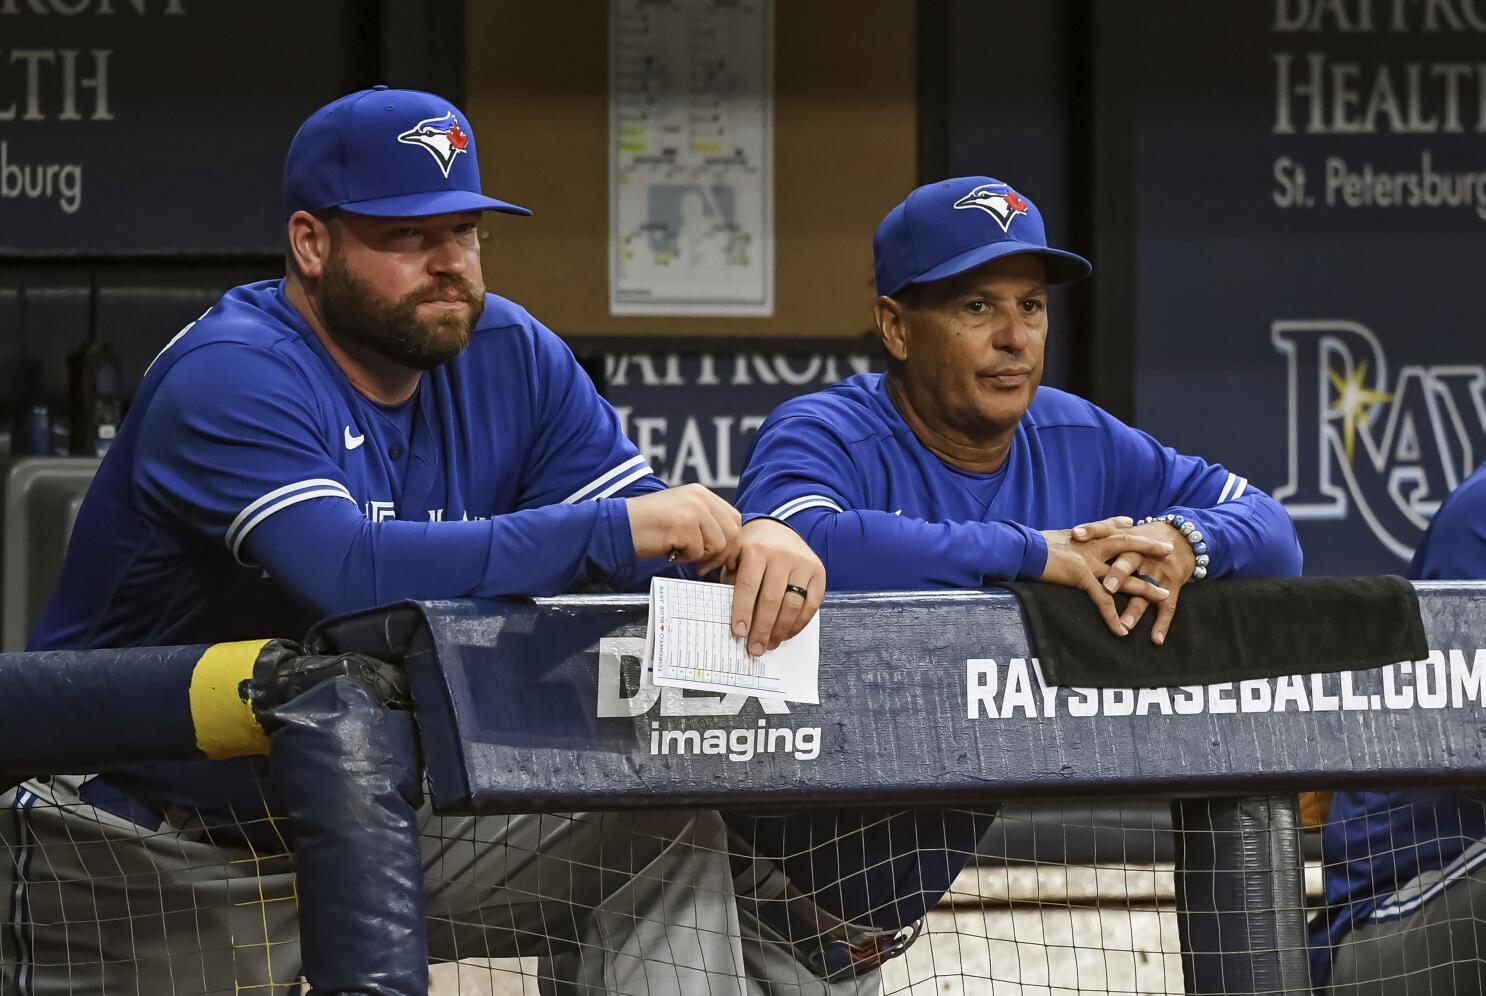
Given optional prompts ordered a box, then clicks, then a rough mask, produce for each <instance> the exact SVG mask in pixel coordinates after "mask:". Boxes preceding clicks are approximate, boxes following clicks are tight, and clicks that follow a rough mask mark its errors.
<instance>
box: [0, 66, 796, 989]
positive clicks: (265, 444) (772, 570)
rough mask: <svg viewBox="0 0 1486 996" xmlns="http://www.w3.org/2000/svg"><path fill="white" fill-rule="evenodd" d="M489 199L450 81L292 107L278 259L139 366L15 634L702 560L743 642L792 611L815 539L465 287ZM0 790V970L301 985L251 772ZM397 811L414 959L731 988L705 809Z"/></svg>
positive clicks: (316, 610)
mask: <svg viewBox="0 0 1486 996" xmlns="http://www.w3.org/2000/svg"><path fill="white" fill-rule="evenodd" d="M485 211H497V212H503V213H506V214H520V215H525V214H530V212H529V211H527V210H526V209H525V208H522V207H518V206H516V205H514V204H509V203H507V202H505V201H501V200H497V199H495V198H493V197H488V196H486V195H485V194H484V193H482V192H481V189H480V176H479V169H478V166H477V163H476V155H475V141H474V132H473V129H472V128H471V127H470V124H469V122H468V121H467V120H466V119H465V117H464V115H463V114H461V113H460V112H459V111H458V109H457V108H455V107H453V106H452V105H451V104H450V103H449V102H448V101H446V100H443V99H442V98H440V97H437V96H435V95H433V94H427V93H420V92H416V91H408V90H389V89H387V88H386V87H375V88H373V89H370V90H364V91H361V92H359V93H354V94H351V95H349V96H347V97H343V98H341V99H340V100H337V101H335V102H333V103H331V104H329V105H327V106H325V107H323V108H321V109H320V110H318V111H316V112H315V113H314V114H313V115H312V116H311V117H310V118H309V119H308V120H307V121H306V122H305V123H304V125H303V126H302V127H301V128H300V130H299V132H298V134H297V135H296V136H295V138H294V141H293V143H292V144H291V146H290V148H289V155H288V160H287V163H286V166H285V171H284V215H283V216H284V218H285V219H286V223H285V234H286V245H287V251H286V264H287V270H288V274H287V276H286V277H285V278H284V279H282V280H266V281H262V282H259V283H254V284H248V285H245V286H242V287H238V288H235V289H233V290H231V291H229V292H228V293H227V294H226V295H225V296H224V297H223V298H222V299H221V300H220V301H219V302H218V303H217V304H216V305H215V306H213V307H212V308H211V309H210V310H209V311H208V312H207V313H206V314H205V315H203V316H202V317H201V318H200V319H198V320H197V321H196V322H194V323H192V324H191V325H190V326H187V327H186V329H184V330H182V331H181V332H180V334H178V335H177V336H176V337H175V338H174V339H173V340H171V342H170V343H169V344H168V345H167V346H166V348H165V349H164V350H163V351H162V352H161V354H160V355H159V356H158V357H156V359H155V361H154V362H153V364H152V365H151V367H150V369H149V370H148V371H147V372H146V374H145V377H144V380H143V382H142V383H141V385H140V387H139V390H138V392H137V393H136V395H135V398H134V402H133V406H132V408H131V410H130V412H129V416H128V418H127V419H126V420H125V422H124V424H123V426H122V428H121V431H120V434H119V437H118V439H117V441H116V442H115V444H114V445H113V447H112V448H111V449H110V450H109V452H108V455H107V457H105V459H104V460H103V463H102V465H101V467H100V468H99V471H98V474H97V477H96V478H95V480H94V482H93V485H92V488H91V490H90V491H89V492H88V495H87V498H86V500H85V502H84V503H83V506H82V509H81V511H80V514H79V516H78V519H77V524H76V528H75V531H74V533H73V536H72V542H71V546H70V548H69V550H68V554H67V559H66V563H65V566H64V568H63V572H62V577H61V580H60V582H59V584H58V586H57V590H56V593H55V595H54V596H53V598H52V601H51V603H50V604H49V605H48V607H47V609H46V610H45V612H44V614H43V616H42V618H41V620H40V621H39V623H38V624H37V627H36V630H35V632H34V633H33V635H32V638H31V644H30V649H32V650H46V649H64V648H77V649H83V648H97V647H131V646H134V647H139V646H145V647H148V646H163V645H190V644H200V643H220V642H224V641H231V640H242V639H252V638H262V637H268V636H284V637H297V636H299V635H300V634H302V633H303V632H305V631H306V629H307V628H308V627H309V626H310V625H311V624H312V623H314V622H315V621H317V620H319V619H321V618H323V617H325V616H329V615H334V614H339V613H343V612H348V611H353V610H357V609H365V608H369V607H373V606H377V605H383V604H387V603H390V602H397V601H401V600H405V599H436V598H462V597H498V596H503V595H550V594H556V593H559V592H563V591H566V590H568V589H570V588H572V587H573V586H575V585H580V584H586V583H602V584H606V585H609V586H611V587H615V588H621V589H623V588H633V587H636V586H640V585H643V584H645V583H646V582H647V581H648V579H649V578H650V577H651V576H653V575H655V574H656V573H658V572H659V571H662V570H666V569H668V564H673V563H677V562H679V563H680V564H687V565H692V569H693V570H695V571H697V572H700V573H706V572H708V571H711V570H713V569H716V568H719V567H725V568H727V569H728V571H729V576H730V577H733V578H734V579H735V592H736V594H735V597H734V630H735V632H736V633H737V634H738V635H740V636H742V635H745V634H746V635H747V636H748V638H749V642H750V645H751V648H752V649H753V652H754V653H761V652H762V651H763V649H764V648H765V647H766V646H768V647H770V648H772V647H773V646H777V644H778V643H779V642H780V641H782V640H784V639H787V638H788V637H790V636H793V635H794V634H795V633H797V632H798V631H799V630H800V629H801V628H803V627H804V625H805V624H806V623H807V622H809V620H810V618H811V617H812V616H813V615H814V613H815V610H816V607H817V606H818V605H819V603H820V599H821V596H822V594H823V593H824V589H825V578H824V573H823V570H822V568H821V565H820V561H819V559H818V558H817V557H816V556H815V555H814V554H813V553H812V552H811V551H810V549H809V548H808V547H807V546H806V544H805V543H804V542H803V541H801V540H800V539H799V538H798V537H797V536H796V535H795V534H794V533H793V532H792V531H791V530H790V529H789V528H788V527H787V526H784V525H782V524H780V523H777V522H759V523H755V524H750V525H749V526H747V527H744V526H742V525H741V523H740V519H739V516H738V513H737V512H736V511H735V510H734V509H733V508H732V507H731V506H729V505H728V504H727V503H726V502H725V501H723V500H722V499H720V498H718V497H717V496H716V495H713V494H712V493H710V492H708V491H707V490H706V489H704V488H702V487H700V486H698V485H690V486H687V487H684V488H675V489H670V490H667V489H666V488H665V486H664V484H663V483H662V482H661V481H660V480H658V479H657V478H656V477H655V475H654V473H653V472H652V470H651V468H650V467H649V466H648V465H647V463H646V461H645V458H644V457H643V456H642V455H641V454H640V453H639V452H638V451H637V450H636V449H635V447H634V446H633V445H632V444H631V443H630V442H629V441H628V440H627V439H625V437H624V435H623V433H622V432H621V430H620V424H619V419H618V417H617V416H616V415H615V413H614V411H613V409H612V408H610V407H609V405H608V404H607V403H606V402H605V401H604V400H603V399H602V398H600V397H599V395H598V393H597V391H596V390H595V389H594V386H593V384H592V383H591V382H590V381H589V379H588V377H587V376H586V375H585V374H584V373H583V371H582V369H581V368H580V367H579V366H578V364H577V362H576V361H575V360H574V358H573V355H572V354H571V353H570V352H569V351H568V349H567V347H566V346H565V345H563V343H562V342H561V340H559V339H558V338H557V337H556V336H555V335H554V334H553V333H552V332H550V331H549V330H548V329H546V328H545V327H544V326H543V325H542V324H541V323H540V322H538V321H537V320H536V319H535V318H533V317H532V316H531V315H530V314H528V313H527V311H526V310H525V309H524V308H522V307H520V306H519V305H517V304H515V303H513V302H511V301H508V300H505V299H503V298H500V297H497V296H496V295H494V294H490V293H487V292H486V290H485V284H484V279H483V276H482V273H481V268H480V241H479V227H478V226H479V223H480V219H481V213H482V212H485ZM672 569H674V568H672ZM519 693H520V690H519V689H512V694H519ZM0 806H3V807H5V808H7V809H9V810H10V813H9V814H8V817H9V818H7V819H6V820H3V821H0V833H4V834H5V835H6V837H5V843H6V845H7V853H8V854H9V855H10V856H11V857H12V859H13V860H12V861H11V862H9V867H7V868H3V869H0V884H3V886H4V894H5V895H6V897H7V898H8V907H7V908H8V914H7V927H6V929H5V931H4V933H5V940H6V943H7V945H8V943H9V942H10V941H11V939H12V938H14V939H15V944H14V946H4V947H0V950H3V951H5V955H4V957H3V958H0V961H3V962H4V964H0V989H3V990H4V991H6V992H11V991H18V992H20V993H23V994H25V996H33V994H38V993H70V992H131V993H136V992H137V993H150V994H165V993H235V992H242V991H246V990H259V991H265V992H273V993H283V992H296V993H297V992H298V991H299V989H298V985H297V981H296V980H297V978H298V975H299V958H298V950H297V944H296V943H295V942H296V939H297V930H296V927H297V924H296V904H295V902H294V878H293V871H292V855H291V854H290V853H289V848H288V847H287V845H286V844H285V842H284V840H283V838H282V837H281V835H280V833H279V829H278V828H277V827H276V826H275V825H274V823H273V820H272V816H273V813H274V812H275V805H274V800H273V784H272V781H271V780H270V779H269V778H268V777H267V770H266V766H264V765H262V764H258V763H255V762H251V761H248V760H237V761H212V762H205V761H203V762H199V763H193V764H172V765H149V766H142V767H135V768H131V769H128V770H124V771H113V772H109V773H108V774H107V775H104V776H97V777H91V778H81V779H80V778H72V777H54V778H40V779H36V780H33V781H30V782H27V783H25V784H24V785H22V786H21V787H19V788H18V789H16V790H15V791H14V792H12V793H10V794H9V796H8V797H4V796H0ZM420 819H421V826H422V830H423V847H424V858H425V871H426V880H425V893H426V903H427V906H426V909H427V915H428V923H429V934H430V948H431V950H432V952H433V954H434V956H435V957H439V958H450V959H454V958H470V957H475V958H486V957H497V956H517V955H521V956H533V957H539V958H542V959H544V964H543V967H542V972H543V973H544V974H545V975H546V977H547V978H546V981H545V982H544V986H546V988H545V989H544V991H554V992H567V991H584V992H587V991H594V992H598V991H605V992H609V991H617V992H624V993H656V994H663V993H665V994H676V996H680V994H683V993H692V992H713V993H729V992H731V993H740V992H741V991H742V990H741V987H742V984H743V983H742V981H741V974H742V964H741V954H740V952H739V950H738V940H737V934H738V920H737V913H736V908H735V906H734V903H733V895H732V881H731V879H732V871H731V869H730V867H729V863H728V856H727V853H726V842H725V836H724V830H723V826H722V823H721V821H720V819H719V818H718V816H717V814H716V813H689V812H658V811H652V810H644V811H636V812H632V813H623V814H589V815H581V814H578V815H565V816H557V815H546V816H540V817H538V816H513V817H510V818H505V817H500V818H482V819H440V818H437V817H434V816H433V815H432V814H431V813H429V812H428V811H427V810H426V809H425V811H424V812H423V813H421V814H420ZM600 872H603V873H602V874H601V873H600ZM668 888H669V890H671V891H675V890H677V889H682V890H685V891H683V892H682V894H683V895H684V896H686V897H687V898H686V900H685V901H684V902H677V901H676V900H674V899H670V898H669V893H667V892H666V891H665V890H667V889H668ZM683 906H684V907H685V908H684V910H682V909H681V907H683ZM678 910H679V911H680V912H678ZM347 929H353V928H351V927H348V928H347ZM7 984H8V985H7Z"/></svg>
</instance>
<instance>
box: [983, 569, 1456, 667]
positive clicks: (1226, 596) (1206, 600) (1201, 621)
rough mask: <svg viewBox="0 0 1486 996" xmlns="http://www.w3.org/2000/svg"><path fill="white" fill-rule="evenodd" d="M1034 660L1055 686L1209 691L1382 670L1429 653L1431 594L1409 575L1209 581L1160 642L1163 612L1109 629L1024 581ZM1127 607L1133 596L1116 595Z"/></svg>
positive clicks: (1080, 598)
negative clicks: (1424, 609)
mask: <svg viewBox="0 0 1486 996" xmlns="http://www.w3.org/2000/svg"><path fill="white" fill-rule="evenodd" d="M1005 587H1006V588H1008V589H1009V590H1010V591H1011V592H1012V593H1014V594H1015V595H1016V597H1017V599H1018V600H1019V601H1020V602H1021V604H1022V612H1023V614H1024V615H1025V616H1026V619H1027V631H1028V633H1029V634H1030V636H1031V638H1032V652H1033V653H1034V654H1035V655H1036V656H1037V658H1038V660H1039V661H1040V662H1041V664H1042V673H1043V675H1044V677H1045V678H1046V679H1047V680H1048V681H1049V682H1050V683H1052V684H1055V685H1078V686H1082V687H1093V688H1148V687H1154V686H1157V685H1205V684H1208V683H1210V682H1215V681H1237V680H1240V679H1243V678H1270V677H1276V676H1278V675H1285V674H1300V673H1306V672H1312V671H1345V670H1353V671H1355V670H1362V669H1365V668H1372V667H1382V666H1383V665H1384V664H1392V663H1394V662H1395V661H1403V660H1421V659H1423V658H1424V657H1426V656H1428V654H1429V646H1428V644H1427V643H1426V641H1425V638H1424V622H1423V620H1421V619H1420V618H1419V596H1418V594H1417V593H1416V592H1415V591H1414V586H1413V585H1411V584H1409V583H1408V582H1407V581H1405V580H1404V579H1403V578H1398V577H1359V578H1274V579H1253V580H1250V579H1234V580H1225V581H1201V582H1197V583H1193V584H1188V585H1187V586H1186V587H1184V588H1183V589H1182V593H1181V605H1180V606H1179V607H1178V608H1177V610H1176V617H1175V618H1174V619H1173V620H1172V624H1171V629H1170V631H1168V632H1167V634H1166V642H1165V644H1163V645H1162V646H1159V647H1158V646H1156V645H1155V644H1154V643H1152V642H1151V625H1152V623H1153V622H1154V621H1155V618H1156V607H1155V606H1154V605H1152V606H1150V607H1149V608H1147V609H1146V612H1145V616H1144V618H1142V619H1141V621H1140V622H1139V623H1138V624H1137V625H1136V627H1135V630H1134V631H1133V632H1131V633H1130V635H1129V636H1123V637H1121V636H1115V635H1114V634H1113V633H1111V632H1110V631H1109V629H1108V627H1106V626H1105V625H1104V620H1103V619H1101V618H1100V617H1099V612H1098V610H1097V609H1095V608H1094V603H1093V602H1091V601H1090V600H1089V596H1088V595H1086V594H1085V593H1084V592H1082V591H1079V590H1078V589H1076V588H1066V587H1063V586H1062V585H1053V584H1043V583H1040V582H1027V581H1018V582H1013V583H1008V584H1007V585H1005ZM1116 604H1118V605H1119V606H1120V608H1121V610H1123V608H1124V605H1125V597H1124V596H1123V595H1121V596H1117V597H1116Z"/></svg>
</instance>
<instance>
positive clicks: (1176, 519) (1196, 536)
mask: <svg viewBox="0 0 1486 996" xmlns="http://www.w3.org/2000/svg"><path fill="white" fill-rule="evenodd" d="M1147 522H1164V523H1166V524H1167V525H1168V526H1171V527H1172V528H1173V529H1175V530H1176V531H1177V532H1179V533H1181V534H1182V539H1184V540H1186V541H1187V542H1188V543H1190V544H1191V545H1192V553H1193V555H1194V556H1195V557H1196V558H1197V560H1196V563H1197V566H1196V567H1194V568H1193V569H1192V580H1193V581H1201V580H1202V579H1203V578H1205V577H1207V565H1208V558H1207V540H1205V539H1203V538H1202V533H1201V532H1200V531H1198V529H1197V523H1195V522H1193V521H1192V520H1191V519H1189V518H1187V517H1186V516H1185V515H1173V514H1172V513H1170V512H1168V513H1167V514H1165V515H1147V516H1146V517H1145V518H1144V519H1141V520H1140V524H1141V525H1145V524H1146V523H1147Z"/></svg>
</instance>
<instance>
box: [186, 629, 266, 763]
mask: <svg viewBox="0 0 1486 996" xmlns="http://www.w3.org/2000/svg"><path fill="white" fill-rule="evenodd" d="M267 643H268V641H267V640H243V641H242V642H240V643H215V644H213V645H212V646H210V647H207V648H206V653H204V654H202V655H201V659H200V660H198V661H197V662H196V667H195V668H194V669H193V670H192V671H191V722H192V724H193V725H194V726H195V727H196V746H197V747H198V748H200V750H201V752H202V753H203V754H205V755H206V756H207V757H209V758H211V759H212V760H213V761H220V760H222V759H223V758H228V757H242V756H244V755H246V754H267V753H268V735H267V734H265V733H264V732H263V727H261V726H259V725H258V718H257V717H256V716H254V715H253V707H252V706H251V705H249V704H248V703H247V702H246V701H244V700H243V698H242V696H241V695H239V694H238V687H239V686H240V685H241V684H242V683H243V681H244V680H246V679H248V678H251V677H252V676H253V662H254V661H256V660H257V659H258V654H259V653H260V652H262V650H263V647H264V645H265V644H267Z"/></svg>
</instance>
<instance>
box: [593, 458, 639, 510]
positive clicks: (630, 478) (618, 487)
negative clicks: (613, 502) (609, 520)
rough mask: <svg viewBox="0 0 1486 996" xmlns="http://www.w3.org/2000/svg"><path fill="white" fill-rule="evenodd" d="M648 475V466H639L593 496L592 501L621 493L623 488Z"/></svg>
mask: <svg viewBox="0 0 1486 996" xmlns="http://www.w3.org/2000/svg"><path fill="white" fill-rule="evenodd" d="M649 473H650V465H649V464H648V463H646V464H641V465H640V466H638V467H636V468H635V469H634V470H632V471H630V472H629V473H628V474H626V475H625V476H623V477H621V478H620V479H619V480H617V481H615V482H614V483H613V484H611V485H609V486H608V487H607V488H605V489H604V490H602V491H600V492H599V493H598V494H596V495H594V496H593V498H594V501H597V500H598V499H600V498H608V497H609V496H610V495H613V494H615V493H616V492H619V491H623V490H624V489H625V488H627V487H629V486H630V485H631V484H633V483H635V482H636V481H638V480H639V479H640V478H642V477H644V476H645V475H646V474H649Z"/></svg>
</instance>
